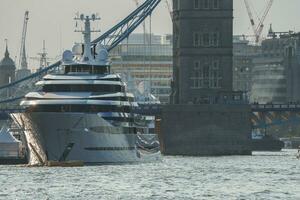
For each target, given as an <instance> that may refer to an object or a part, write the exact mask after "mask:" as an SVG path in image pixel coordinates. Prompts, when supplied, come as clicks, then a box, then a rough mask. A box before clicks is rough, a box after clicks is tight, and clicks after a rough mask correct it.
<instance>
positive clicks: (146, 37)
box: [133, 0, 151, 44]
mask: <svg viewBox="0 0 300 200" xmlns="http://www.w3.org/2000/svg"><path fill="white" fill-rule="evenodd" d="M133 1H134V3H135V5H136V7H139V6H140V2H139V0H133ZM143 32H144V40H145V42H146V41H147V44H149V43H150V41H149V40H150V39H149V37H151V33H150V36H149V37H148V36H147V33H148V32H147V29H146V22H145V21H144V22H143Z"/></svg>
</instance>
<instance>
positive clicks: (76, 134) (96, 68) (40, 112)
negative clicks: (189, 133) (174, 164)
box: [13, 15, 161, 164]
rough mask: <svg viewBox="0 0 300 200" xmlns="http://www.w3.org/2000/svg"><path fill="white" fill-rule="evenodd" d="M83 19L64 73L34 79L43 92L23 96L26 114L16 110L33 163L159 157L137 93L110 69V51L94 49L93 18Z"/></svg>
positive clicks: (63, 59)
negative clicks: (137, 109)
mask: <svg viewBox="0 0 300 200" xmlns="http://www.w3.org/2000/svg"><path fill="white" fill-rule="evenodd" d="M80 19H81V20H82V21H84V27H85V28H84V31H82V33H83V36H84V44H76V45H75V46H74V47H73V49H72V51H69V50H68V51H65V52H64V54H63V58H62V68H63V73H61V74H51V75H46V76H45V77H43V80H41V81H39V82H37V83H36V85H37V86H40V88H41V90H40V91H37V92H31V93H29V94H27V95H26V96H25V99H24V100H23V101H22V102H21V106H23V107H24V108H25V109H26V112H25V113H17V114H13V118H14V119H15V120H16V121H17V122H18V123H19V124H20V125H21V126H23V127H24V130H25V135H26V139H27V143H28V147H29V149H30V158H31V163H32V162H34V161H36V160H37V158H38V160H41V159H42V160H43V161H72V160H73V161H74V160H76V161H83V162H84V163H86V164H101V163H128V162H139V161H154V160H158V159H160V156H161V154H160V150H159V142H158V139H157V136H156V135H155V134H150V133H149V131H145V129H146V128H147V127H146V126H143V125H142V124H143V123H140V122H138V121H137V120H138V119H142V117H140V116H139V115H138V114H135V113H133V110H134V109H133V108H134V107H136V106H138V104H137V103H136V102H134V96H133V94H131V93H129V92H127V89H126V84H125V83H124V82H122V80H121V77H120V76H119V75H118V74H111V73H110V63H109V59H108V52H107V50H106V49H105V48H104V47H103V46H101V44H97V45H95V46H94V47H93V48H91V28H90V21H91V20H95V16H92V17H89V16H83V15H81V16H80Z"/></svg>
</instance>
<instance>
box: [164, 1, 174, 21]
mask: <svg viewBox="0 0 300 200" xmlns="http://www.w3.org/2000/svg"><path fill="white" fill-rule="evenodd" d="M165 2H166V5H167V8H168V11H169V13H170V17H171V20H172V21H173V15H172V8H171V5H170V3H169V1H168V0H166V1H165Z"/></svg>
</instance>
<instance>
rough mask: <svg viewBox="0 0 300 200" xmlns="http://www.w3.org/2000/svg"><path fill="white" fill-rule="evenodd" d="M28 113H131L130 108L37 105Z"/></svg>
mask: <svg viewBox="0 0 300 200" xmlns="http://www.w3.org/2000/svg"><path fill="white" fill-rule="evenodd" d="M26 111H27V112H83V113H98V112H124V113H130V112H131V107H130V106H113V105H73V104H70V105H36V106H32V107H29V108H27V110H26Z"/></svg>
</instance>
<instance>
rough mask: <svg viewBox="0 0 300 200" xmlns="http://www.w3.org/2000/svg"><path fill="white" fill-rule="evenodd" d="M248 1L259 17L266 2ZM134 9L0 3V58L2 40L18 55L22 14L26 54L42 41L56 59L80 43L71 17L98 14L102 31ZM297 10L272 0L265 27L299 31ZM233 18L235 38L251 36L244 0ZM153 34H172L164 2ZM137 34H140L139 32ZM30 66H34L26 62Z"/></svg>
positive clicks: (121, 2) (44, 0)
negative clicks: (24, 27)
mask: <svg viewBox="0 0 300 200" xmlns="http://www.w3.org/2000/svg"><path fill="white" fill-rule="evenodd" d="M250 1H251V3H252V5H253V6H254V7H255V10H256V12H257V13H260V12H261V11H262V9H263V7H264V5H265V4H266V1H267V0H250ZM140 2H142V0H140ZM135 8H136V6H135V3H134V1H133V0H0V28H1V29H0V58H2V57H3V54H4V50H5V46H4V45H5V42H4V39H5V38H7V39H8V40H9V50H10V53H11V57H13V58H15V56H18V55H19V49H20V41H21V34H22V26H23V17H24V12H25V10H29V12H30V13H29V18H30V19H29V23H28V33H27V41H26V46H27V54H28V55H29V56H37V53H38V52H41V50H42V41H43V40H44V39H45V40H46V48H47V51H48V53H49V57H55V56H58V55H59V54H60V52H61V49H70V48H71V47H72V45H73V43H74V42H75V41H81V40H82V39H81V38H82V36H81V34H79V33H74V28H75V22H74V20H73V17H74V16H75V13H76V12H80V13H85V14H91V13H99V15H100V17H101V18H102V20H101V21H100V22H98V23H97V24H96V25H95V24H94V27H96V28H100V29H101V30H102V31H105V30H107V29H108V28H110V27H112V26H113V25H114V24H116V23H117V22H119V21H120V20H121V19H123V18H124V17H125V16H127V15H128V14H129V13H130V12H131V11H133V10H134V9H135ZM299 8H300V0H275V2H274V6H273V7H272V9H271V11H270V14H269V16H268V17H267V20H266V23H265V24H266V27H268V24H270V23H273V28H274V29H275V30H276V31H285V30H296V31H300V20H299V19H300V12H299ZM254 13H255V12H254ZM234 17H235V18H234V33H235V34H252V33H251V29H250V25H249V24H250V23H249V19H248V15H247V12H246V9H245V6H244V4H243V0H234ZM148 29H149V28H148ZM267 29H268V28H266V29H265V33H266V31H267ZM152 30H153V32H154V33H158V34H165V33H171V32H172V26H171V19H170V15H169V13H168V10H167V7H166V4H165V2H164V1H162V2H161V3H160V5H159V6H158V8H157V9H156V10H155V12H154V13H153V17H152ZM137 31H138V32H141V29H139V30H137ZM96 34H98V35H99V33H96ZM29 64H31V65H33V64H37V62H36V61H33V60H29Z"/></svg>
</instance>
